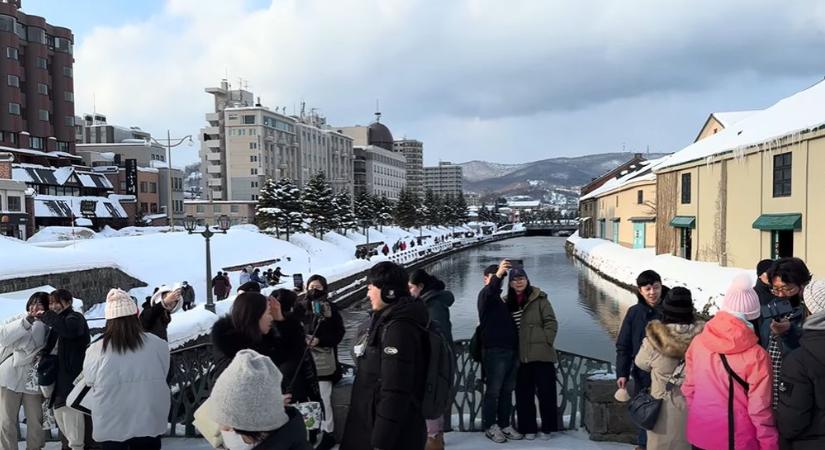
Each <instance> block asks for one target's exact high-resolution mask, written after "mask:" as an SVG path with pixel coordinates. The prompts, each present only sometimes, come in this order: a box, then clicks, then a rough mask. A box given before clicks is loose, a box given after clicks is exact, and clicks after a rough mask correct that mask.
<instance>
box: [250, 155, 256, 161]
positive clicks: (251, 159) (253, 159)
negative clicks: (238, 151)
mask: <svg viewBox="0 0 825 450" xmlns="http://www.w3.org/2000/svg"><path fill="white" fill-rule="evenodd" d="M249 162H258V157H257V156H255V155H252V156H250V157H249Z"/></svg>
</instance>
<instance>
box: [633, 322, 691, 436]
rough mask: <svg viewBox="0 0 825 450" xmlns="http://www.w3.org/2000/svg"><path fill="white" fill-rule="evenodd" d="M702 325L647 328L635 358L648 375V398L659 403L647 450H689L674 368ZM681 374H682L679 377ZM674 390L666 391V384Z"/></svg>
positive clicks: (652, 324) (682, 401) (657, 324)
mask: <svg viewBox="0 0 825 450" xmlns="http://www.w3.org/2000/svg"><path fill="white" fill-rule="evenodd" d="M703 327H704V322H699V323H696V324H667V325H666V324H663V323H662V322H660V321H658V320H654V321H652V322H650V323H649V324H647V328H646V330H647V331H646V333H645V339H644V340H643V341H642V347H641V348H640V349H639V353H638V354H637V355H636V361H635V362H636V366H637V367H638V368H640V369H642V370H644V371H645V372H649V373H650V378H651V386H650V395H652V396H653V397H654V398H658V399H662V409H661V410H660V412H659V420H657V421H656V426H654V427H653V430H650V431H648V432H647V449H648V450H690V448H691V447H690V444H689V443H688V441H687V438H686V437H685V420H686V418H687V406H686V405H685V398H684V396H683V395H682V390H681V388H680V387H679V386H680V385H681V382H682V380H684V377H683V376H684V373H683V371H679V372H677V367H678V366H679V365H680V363H681V361H682V360H684V358H685V352H687V349H688V346H689V345H690V342H691V341H692V340H693V338H694V337H695V336H696V335H697V334H699V333H700V332H701V331H702V328H703ZM680 372H681V373H680ZM671 378H673V383H674V385H675V386H674V387H672V388H671V389H670V391H668V388H667V384H668V381H670V380H671Z"/></svg>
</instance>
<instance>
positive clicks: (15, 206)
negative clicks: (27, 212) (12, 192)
mask: <svg viewBox="0 0 825 450" xmlns="http://www.w3.org/2000/svg"><path fill="white" fill-rule="evenodd" d="M20 204H21V203H20V197H12V196H9V211H11V212H16V211H22V207H21V206H20Z"/></svg>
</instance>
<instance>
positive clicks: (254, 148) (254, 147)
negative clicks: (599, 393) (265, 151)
mask: <svg viewBox="0 0 825 450" xmlns="http://www.w3.org/2000/svg"><path fill="white" fill-rule="evenodd" d="M257 148H258V144H257V143H256V142H250V143H249V149H250V150H257Z"/></svg>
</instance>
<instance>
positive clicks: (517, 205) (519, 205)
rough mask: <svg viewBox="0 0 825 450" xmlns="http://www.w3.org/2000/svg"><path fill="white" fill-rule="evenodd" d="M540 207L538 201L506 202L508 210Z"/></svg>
mask: <svg viewBox="0 0 825 450" xmlns="http://www.w3.org/2000/svg"><path fill="white" fill-rule="evenodd" d="M540 205H541V201H540V200H521V201H514V202H507V206H509V207H510V208H538V207H539V206H540Z"/></svg>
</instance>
